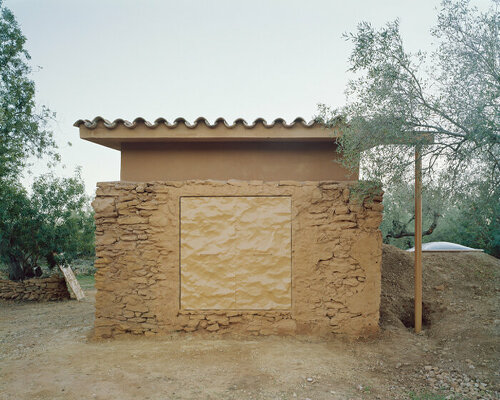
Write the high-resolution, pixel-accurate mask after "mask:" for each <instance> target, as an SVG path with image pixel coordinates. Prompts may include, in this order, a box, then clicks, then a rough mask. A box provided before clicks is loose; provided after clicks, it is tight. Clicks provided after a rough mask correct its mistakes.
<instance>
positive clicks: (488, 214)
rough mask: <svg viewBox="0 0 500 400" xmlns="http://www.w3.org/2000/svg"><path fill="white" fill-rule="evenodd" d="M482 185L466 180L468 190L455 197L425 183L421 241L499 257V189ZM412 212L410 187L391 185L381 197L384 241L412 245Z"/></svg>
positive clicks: (412, 200)
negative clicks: (440, 243) (452, 245)
mask: <svg viewBox="0 0 500 400" xmlns="http://www.w3.org/2000/svg"><path fill="white" fill-rule="evenodd" d="M486 185H487V183H486V182H482V181H478V182H467V187H468V189H469V191H468V192H467V193H461V194H460V195H459V196H452V195H450V193H449V191H448V190H447V189H446V188H445V187H443V185H442V186H439V185H436V184H429V185H427V186H425V187H424V188H423V191H422V198H423V201H422V205H423V207H422V215H423V231H424V238H423V241H424V243H425V242H429V241H446V242H453V243H459V244H462V245H464V246H469V247H473V248H479V249H483V250H485V251H486V252H487V253H489V254H491V255H493V256H495V257H499V258H500V188H491V187H485V186H486ZM414 215H415V212H414V199H413V186H412V185H410V184H401V185H398V186H393V187H392V189H391V191H390V192H389V193H387V194H386V195H385V196H384V219H383V221H382V225H381V227H380V229H381V230H382V235H383V238H384V242H385V243H389V244H392V245H395V246H398V247H400V248H409V247H412V246H413V245H414V238H413V219H414ZM401 233H407V235H401ZM426 233H427V235H426Z"/></svg>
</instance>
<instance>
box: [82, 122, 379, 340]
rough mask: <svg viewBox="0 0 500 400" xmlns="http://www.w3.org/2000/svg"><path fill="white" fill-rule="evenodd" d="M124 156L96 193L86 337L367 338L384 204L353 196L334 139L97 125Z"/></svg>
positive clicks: (268, 131) (211, 127)
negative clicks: (90, 327) (92, 308)
mask: <svg viewBox="0 0 500 400" xmlns="http://www.w3.org/2000/svg"><path fill="white" fill-rule="evenodd" d="M75 126H77V127H78V128H79V129H80V137H81V138H82V139H85V140H88V141H92V142H95V143H98V144H100V145H103V146H107V147H110V148H113V149H116V150H118V151H120V152H121V176H120V181H118V182H105V183H98V184H97V192H96V198H95V200H94V202H93V207H94V209H95V222H96V261H95V265H96V267H97V272H96V276H95V279H96V289H97V294H96V315H95V336H96V337H102V338H104V337H113V336H117V335H120V334H125V333H133V334H145V335H152V334H159V333H167V332H173V331H186V332H193V331H205V332H214V333H215V332H218V333H226V332H227V333H241V334H251V335H270V334H279V335H294V334H311V335H329V334H347V335H356V336H359V335H367V334H371V333H373V332H376V331H377V330H378V320H379V305H380V275H381V272H380V270H381V256H382V250H381V245H382V239H381V234H380V231H379V225H380V222H381V218H382V204H381V201H382V196H381V195H377V196H372V197H371V198H370V199H363V198H359V195H353V193H352V186H353V185H354V184H355V183H356V180H357V176H352V175H350V174H349V172H348V171H347V170H346V169H344V168H343V167H342V166H341V164H339V163H337V162H335V161H338V157H339V155H338V153H336V152H335V146H336V144H335V141H334V140H333V137H335V136H336V135H338V134H339V132H338V131H337V132H332V131H331V130H327V129H325V128H324V127H323V126H321V125H319V124H317V123H315V122H311V123H306V122H305V121H304V120H302V119H300V118H298V119H296V120H295V121H293V122H292V123H290V124H287V123H286V122H285V121H284V120H282V119H277V120H275V121H274V122H272V123H267V122H266V121H265V120H263V119H257V120H256V121H255V122H254V123H252V124H248V123H246V122H245V121H244V120H242V119H238V120H236V121H235V122H234V123H233V124H229V123H228V122H226V121H225V120H224V119H222V118H219V119H217V120H216V121H215V122H214V123H213V124H211V123H209V122H208V121H207V120H206V119H204V118H199V119H197V120H196V121H194V123H192V124H190V123H188V122H187V121H185V120H184V119H182V118H178V119H176V120H175V121H174V122H173V123H169V122H167V121H166V120H165V119H162V118H160V119H157V120H156V121H155V122H154V123H149V122H147V121H145V120H144V119H141V118H138V119H136V120H134V121H133V122H128V121H124V120H115V121H114V122H109V121H106V120H104V119H103V118H100V117H98V118H95V119H94V120H93V121H88V120H79V121H77V122H76V123H75Z"/></svg>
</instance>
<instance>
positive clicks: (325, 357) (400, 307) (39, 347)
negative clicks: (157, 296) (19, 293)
mask: <svg viewBox="0 0 500 400" xmlns="http://www.w3.org/2000/svg"><path fill="white" fill-rule="evenodd" d="M424 262H425V277H424V285H425V287H426V290H425V292H424V298H425V301H426V304H425V305H426V321H428V322H430V325H428V326H426V327H425V329H424V334H423V335H415V334H413V333H412V331H411V328H407V327H405V326H404V325H403V323H402V322H401V321H403V322H405V323H406V324H407V325H408V324H409V322H410V321H411V293H412V290H413V289H412V287H411V282H412V279H413V270H412V261H411V256H410V255H408V254H407V253H404V252H401V251H400V250H397V249H395V248H394V247H390V246H385V247H384V266H383V276H384V278H383V295H382V330H381V333H380V335H379V336H378V337H376V338H372V339H370V340H363V341H357V342H349V341H346V340H344V339H341V338H332V339H329V340H320V339H310V338H302V337H301V338H286V337H285V338H284V337H269V338H252V339H249V338H234V337H232V338H231V337H224V338H221V337H211V336H193V335H189V334H185V335H172V336H166V337H165V336H164V337H160V338H142V337H141V338H135V337H130V338H128V339H120V340H114V341H105V342H93V341H90V340H89V339H88V336H89V335H90V333H91V328H92V323H93V313H94V295H95V291H94V290H93V289H92V288H88V289H87V290H86V293H87V296H88V298H87V299H86V300H85V301H84V302H81V303H78V302H76V301H74V300H70V301H63V302H58V303H14V302H2V303H0V399H15V400H18V399H295V398H297V399H311V400H315V399H429V400H430V399H445V398H450V399H469V398H471V399H474V398H478V399H479V398H484V399H499V398H500V395H499V389H500V379H499V373H498V370H499V368H498V367H499V363H498V360H499V341H498V337H499V335H498V333H499V316H498V288H499V285H498V271H499V266H500V264H499V261H498V260H496V259H494V258H492V257H489V256H487V255H485V254H471V253H468V254H435V255H430V254H427V255H425V258H424ZM408 292H409V293H408ZM408 303H409V304H410V306H408ZM405 304H406V305H405ZM412 392H413V393H415V394H412Z"/></svg>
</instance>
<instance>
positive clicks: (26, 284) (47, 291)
mask: <svg viewBox="0 0 500 400" xmlns="http://www.w3.org/2000/svg"><path fill="white" fill-rule="evenodd" d="M69 298H70V294H69V291H68V287H67V286H66V281H65V280H64V278H63V277H62V276H59V275H52V276H51V277H48V278H33V279H26V280H24V281H11V280H6V279H2V280H0V299H2V300H31V301H53V300H64V299H69Z"/></svg>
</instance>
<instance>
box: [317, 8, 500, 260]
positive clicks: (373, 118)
mask: <svg viewBox="0 0 500 400" xmlns="http://www.w3.org/2000/svg"><path fill="white" fill-rule="evenodd" d="M499 26H500V13H499V11H498V8H495V7H494V6H493V5H492V7H491V9H490V10H489V11H487V12H479V11H478V10H477V9H476V8H474V7H471V6H470V5H469V2H468V1H467V0H444V1H442V3H441V10H440V12H439V14H438V19H437V25H436V26H435V28H434V29H433V30H432V31H431V34H432V35H433V36H434V38H435V40H436V42H435V43H436V46H435V48H434V51H433V52H431V53H429V54H427V53H424V52H420V51H419V52H417V53H409V52H407V51H406V50H405V48H404V45H403V41H402V38H401V35H400V31H399V21H397V20H396V21H393V22H390V23H388V24H386V25H385V26H384V27H383V28H381V29H375V28H374V27H373V26H372V25H371V24H370V23H368V22H362V23H360V24H359V25H358V29H357V32H355V33H350V34H347V35H345V38H346V39H347V40H348V41H350V42H351V43H352V44H353V45H354V49H353V52H352V54H351V57H350V64H351V69H350V70H351V71H352V72H353V73H354V75H355V78H354V79H353V80H351V81H350V82H349V85H348V88H347V91H346V93H347V96H348V102H347V105H346V106H344V107H342V108H340V109H331V108H329V107H327V106H325V105H320V106H319V113H318V116H317V120H318V121H319V122H322V123H323V124H325V125H326V126H327V127H337V128H341V130H342V132H343V135H342V136H341V137H340V138H339V139H338V140H337V141H338V144H339V151H340V152H341V153H342V155H343V158H342V163H343V164H344V165H345V166H347V167H349V168H351V169H352V170H356V169H357V168H358V167H360V171H361V174H360V175H361V176H362V177H363V179H367V180H378V181H381V182H382V183H383V184H384V189H385V191H386V194H385V197H386V201H385V204H386V212H385V217H384V218H385V221H384V224H385V225H384V226H383V229H385V233H386V234H387V233H389V232H390V231H392V232H393V233H394V232H397V231H406V233H408V230H407V229H406V227H407V226H409V221H410V222H411V221H412V219H413V214H414V213H413V209H412V207H413V199H412V196H411V195H410V191H409V188H410V186H409V185H411V181H412V178H413V165H414V148H415V147H416V146H418V147H420V148H422V161H423V173H424V175H423V177H424V179H423V182H424V207H426V210H424V217H425V216H427V219H429V218H430V219H431V222H430V223H432V222H434V221H436V222H439V223H441V222H442V221H445V219H446V221H448V222H449V224H448V226H449V228H450V230H449V231H448V232H447V233H446V234H444V232H443V237H444V236H447V237H448V236H452V237H455V238H457V237H459V238H460V240H461V242H462V243H463V242H464V240H466V237H468V238H469V239H470V240H471V241H472V242H474V243H484V246H481V247H485V248H489V249H493V248H494V247H495V246H497V245H495V244H494V243H495V242H498V238H496V239H495V236H494V235H498V232H497V233H495V231H494V229H490V227H491V225H492V224H495V223H496V222H497V218H498V212H497V211H496V212H493V211H492V210H493V209H498V207H497V205H498V199H499V197H498V189H496V188H498V187H500V40H499ZM479 191H480V192H481V193H479ZM438 200H441V202H442V201H443V200H446V201H445V203H449V204H450V206H449V208H445V207H444V206H443V204H442V203H440V202H439V201H438ZM487 201H489V202H491V203H488V204H487V203H486V202H487ZM395 202H397V203H395ZM426 202H427V204H426ZM479 203H480V204H481V207H479V206H478V204H479ZM453 210H455V211H453ZM453 214H455V217H453ZM462 215H463V216H464V217H463V218H462ZM442 217H443V218H442ZM451 221H455V222H453V223H452V222H451ZM424 223H425V222H424ZM427 224H429V221H427ZM437 226H438V228H439V225H437ZM451 226H454V229H456V230H461V233H460V234H455V235H450V233H451ZM481 227H483V228H484V231H481ZM424 229H425V226H424ZM441 231H442V229H441ZM433 232H437V229H433ZM465 232H467V233H465ZM469 235H473V236H474V237H473V238H472V239H471V238H470V236H469ZM484 235H493V236H489V237H488V238H485V237H484ZM429 237H430V236H429ZM407 238H408V237H407V236H404V237H403V239H397V241H399V242H401V241H404V242H405V244H409V241H411V239H407ZM388 240H389V239H388ZM390 240H393V239H390ZM433 240H434V238H433ZM448 240H450V241H452V239H448ZM491 251H492V252H494V251H493V250H491Z"/></svg>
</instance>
